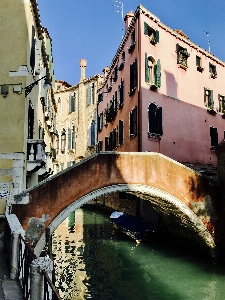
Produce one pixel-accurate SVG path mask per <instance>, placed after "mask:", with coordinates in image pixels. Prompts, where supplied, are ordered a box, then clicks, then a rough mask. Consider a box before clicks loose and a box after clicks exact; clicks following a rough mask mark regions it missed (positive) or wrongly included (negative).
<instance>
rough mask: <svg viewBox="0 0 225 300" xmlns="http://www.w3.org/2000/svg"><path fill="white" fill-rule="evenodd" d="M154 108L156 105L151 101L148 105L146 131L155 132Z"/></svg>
mask: <svg viewBox="0 0 225 300" xmlns="http://www.w3.org/2000/svg"><path fill="white" fill-rule="evenodd" d="M155 110H156V106H155V104H154V103H151V104H150V105H149V107H148V132H149V133H155V131H156V130H155Z"/></svg>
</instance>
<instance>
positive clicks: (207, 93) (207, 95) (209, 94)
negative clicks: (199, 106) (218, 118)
mask: <svg viewBox="0 0 225 300" xmlns="http://www.w3.org/2000/svg"><path fill="white" fill-rule="evenodd" d="M204 104H205V106H206V107H207V108H209V109H213V108H214V101H213V91H212V90H209V89H207V88H204Z"/></svg>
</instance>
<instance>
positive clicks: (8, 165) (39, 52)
mask: <svg viewBox="0 0 225 300" xmlns="http://www.w3.org/2000/svg"><path fill="white" fill-rule="evenodd" d="M0 11H1V18H0V36H1V41H4V42H1V44H0V120H1V122H0V140H1V143H0V210H1V211H0V214H2V213H3V211H4V205H5V202H8V203H10V200H12V199H13V195H15V194H18V193H20V192H22V191H23V190H25V189H26V188H28V187H31V186H34V185H36V184H37V183H38V182H39V181H41V180H43V179H44V178H46V177H47V176H49V175H51V173H52V155H51V154H52V148H53V145H54V139H55V135H54V132H55V130H54V115H55V114H56V103H55V100H54V94H53V89H52V88H53V86H54V82H55V76H54V65H53V60H52V48H51V38H50V37H49V34H48V32H47V30H46V29H45V28H43V27H42V26H41V22H40V15H39V11H38V6H37V3H36V0H30V1H28V0H16V1H15V0H7V1H1V2H0Z"/></svg>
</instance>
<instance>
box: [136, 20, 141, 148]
mask: <svg viewBox="0 0 225 300" xmlns="http://www.w3.org/2000/svg"><path fill="white" fill-rule="evenodd" d="M136 22H137V68H138V80H137V84H138V86H137V91H138V152H141V151H142V126H141V112H142V106H141V99H140V97H141V96H140V87H141V57H140V53H141V49H140V48H141V45H140V43H139V41H140V40H141V39H140V30H139V26H140V19H139V16H138V17H137V21H136Z"/></svg>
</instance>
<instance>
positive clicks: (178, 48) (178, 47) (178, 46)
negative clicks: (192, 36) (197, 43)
mask: <svg viewBox="0 0 225 300" xmlns="http://www.w3.org/2000/svg"><path fill="white" fill-rule="evenodd" d="M176 52H177V63H178V64H179V63H180V60H179V52H180V45H179V44H176Z"/></svg>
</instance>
